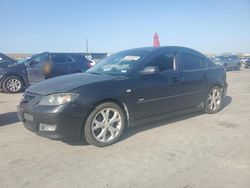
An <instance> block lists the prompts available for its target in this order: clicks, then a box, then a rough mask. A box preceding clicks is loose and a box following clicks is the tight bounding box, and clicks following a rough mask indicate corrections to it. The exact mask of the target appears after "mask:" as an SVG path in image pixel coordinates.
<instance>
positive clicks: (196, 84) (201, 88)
mask: <svg viewBox="0 0 250 188" xmlns="http://www.w3.org/2000/svg"><path fill="white" fill-rule="evenodd" d="M180 61H181V65H182V77H183V90H184V92H183V97H184V100H183V101H184V102H183V105H182V107H183V108H190V107H195V106H198V105H200V104H201V102H202V100H203V96H204V93H205V91H206V88H207V85H208V82H209V80H208V76H207V72H206V67H205V65H204V63H203V57H201V56H200V55H199V54H195V53H188V52H186V53H184V52H181V55H180Z"/></svg>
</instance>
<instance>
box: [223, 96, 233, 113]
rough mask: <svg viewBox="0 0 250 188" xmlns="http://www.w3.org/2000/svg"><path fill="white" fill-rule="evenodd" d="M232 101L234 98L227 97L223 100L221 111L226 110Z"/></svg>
mask: <svg viewBox="0 0 250 188" xmlns="http://www.w3.org/2000/svg"><path fill="white" fill-rule="evenodd" d="M232 100H233V99H232V97H230V96H225V97H224V99H223V103H222V106H221V110H224V108H226V107H227V106H228V105H229V104H230V103H231V102H232Z"/></svg>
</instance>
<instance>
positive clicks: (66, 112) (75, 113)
mask: <svg viewBox="0 0 250 188" xmlns="http://www.w3.org/2000/svg"><path fill="white" fill-rule="evenodd" d="M56 108H57V107H56ZM17 111H18V117H19V119H20V120H21V121H22V122H23V125H24V127H25V128H27V129H28V130H30V131H32V132H34V133H35V134H37V135H39V136H43V137H47V138H50V139H68V138H69V139H71V138H80V136H81V131H82V125H83V122H84V119H85V117H86V113H84V112H83V111H80V110H79V109H76V108H72V109H70V108H68V107H66V108H63V109H53V110H52V111H51V112H50V113H48V112H44V111H43V110H40V111H37V110H31V109H27V108H24V107H22V106H17ZM41 124H46V125H51V126H56V128H55V130H53V131H44V130H41Z"/></svg>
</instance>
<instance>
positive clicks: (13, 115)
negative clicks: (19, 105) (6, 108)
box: [0, 112, 19, 127]
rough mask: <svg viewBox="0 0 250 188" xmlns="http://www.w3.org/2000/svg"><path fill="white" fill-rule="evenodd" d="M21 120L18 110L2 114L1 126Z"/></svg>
mask: <svg viewBox="0 0 250 188" xmlns="http://www.w3.org/2000/svg"><path fill="white" fill-rule="evenodd" d="M16 122H19V119H18V116H17V112H8V113H4V114H0V127H2V126H6V125H10V124H13V123H16Z"/></svg>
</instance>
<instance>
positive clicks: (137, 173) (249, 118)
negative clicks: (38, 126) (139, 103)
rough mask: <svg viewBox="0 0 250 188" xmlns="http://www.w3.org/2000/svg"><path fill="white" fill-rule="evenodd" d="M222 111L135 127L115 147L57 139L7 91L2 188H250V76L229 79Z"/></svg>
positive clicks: (2, 111)
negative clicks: (29, 123) (20, 110)
mask: <svg viewBox="0 0 250 188" xmlns="http://www.w3.org/2000/svg"><path fill="white" fill-rule="evenodd" d="M227 81H228V85H229V88H228V94H227V96H226V97H225V99H224V105H223V109H222V111H220V112H219V113H217V114H214V115H209V114H202V113H192V114H188V115H184V116H178V117H175V118H171V119H168V120H164V121H160V122H159V121H158V122H154V123H148V124H146V125H141V126H137V127H134V128H130V129H128V130H127V131H126V132H125V134H124V135H123V137H122V139H121V140H120V141H119V142H118V143H116V144H114V145H112V146H109V147H105V148H96V147H94V146H91V145H87V144H85V143H81V142H76V141H69V142H62V141H54V140H49V139H47V138H42V137H39V136H37V135H35V134H33V133H32V132H30V131H28V130H26V129H25V128H24V127H23V125H22V123H20V122H19V120H18V119H17V114H16V105H17V104H18V102H19V100H20V98H21V94H15V95H11V94H4V93H0V187H1V188H5V187H36V188H37V187H98V188H100V187H114V188H123V187H157V188H161V187H164V188H165V187H171V188H172V187H176V188H191V187H199V188H200V187H203V188H204V187H205V188H206V187H207V188H213V187H216V188H217V187H218V188H223V187H226V188H231V187H235V188H240V187H242V188H243V187H250V70H245V69H243V70H241V71H231V72H228V73H227Z"/></svg>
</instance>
